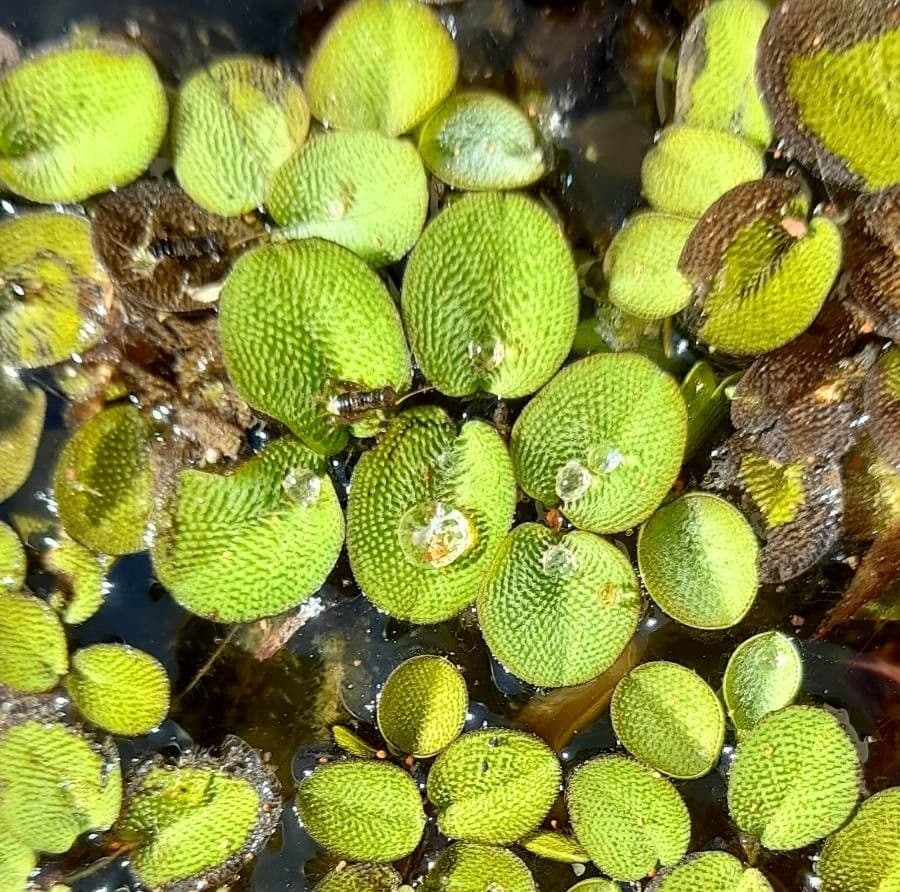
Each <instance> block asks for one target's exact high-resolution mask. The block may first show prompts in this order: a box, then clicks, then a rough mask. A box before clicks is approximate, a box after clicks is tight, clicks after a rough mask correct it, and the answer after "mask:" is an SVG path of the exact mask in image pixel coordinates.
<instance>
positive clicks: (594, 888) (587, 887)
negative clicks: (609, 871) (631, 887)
mask: <svg viewBox="0 0 900 892" xmlns="http://www.w3.org/2000/svg"><path fill="white" fill-rule="evenodd" d="M568 892H622V887H621V886H619V884H618V883H614V882H613V881H612V880H604V879H603V877H591V878H590V879H587V880H582V881H581V882H580V883H576V884H575V885H574V886H569V889H568Z"/></svg>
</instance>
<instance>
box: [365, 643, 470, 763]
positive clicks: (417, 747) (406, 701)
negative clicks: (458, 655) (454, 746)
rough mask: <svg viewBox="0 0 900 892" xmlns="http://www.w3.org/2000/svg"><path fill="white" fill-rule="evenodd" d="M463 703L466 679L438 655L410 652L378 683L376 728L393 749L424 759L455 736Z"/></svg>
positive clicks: (461, 720)
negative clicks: (411, 656) (378, 696)
mask: <svg viewBox="0 0 900 892" xmlns="http://www.w3.org/2000/svg"><path fill="white" fill-rule="evenodd" d="M468 707H469V694H468V691H467V690H466V683H465V681H464V680H463V677H462V675H461V674H460V672H459V670H458V669H457V668H456V666H454V665H453V664H452V663H451V662H450V661H449V660H445V659H444V658H443V657H436V656H431V655H428V654H425V655H423V656H420V657H413V658H412V659H409V660H406V661H405V662H403V663H401V664H400V665H399V666H398V667H397V668H396V669H395V670H394V671H393V672H392V673H391V674H390V675H389V676H388V679H387V681H386V682H385V683H384V687H383V688H382V690H381V697H380V699H379V701H378V730H379V731H381V734H382V736H383V737H384V739H385V740H386V741H387V742H388V743H389V744H390V745H391V746H392V747H394V748H395V749H396V750H399V751H400V752H401V753H409V754H410V755H412V756H415V757H416V758H419V759H425V758H428V757H429V756H433V755H434V754H435V753H439V752H440V751H441V750H442V749H444V748H445V747H447V746H448V745H449V744H450V743H452V742H453V740H455V739H456V738H457V737H458V736H459V733H460V731H462V728H463V725H464V724H465V722H466V710H467V709H468Z"/></svg>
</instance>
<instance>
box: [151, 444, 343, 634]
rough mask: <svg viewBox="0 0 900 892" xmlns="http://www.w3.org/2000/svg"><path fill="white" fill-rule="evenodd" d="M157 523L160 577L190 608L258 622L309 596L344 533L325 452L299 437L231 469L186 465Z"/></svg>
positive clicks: (322, 577) (233, 619) (154, 548)
mask: <svg viewBox="0 0 900 892" xmlns="http://www.w3.org/2000/svg"><path fill="white" fill-rule="evenodd" d="M155 526H156V534H155V539H154V542H153V546H152V550H151V554H152V557H153V567H154V570H155V571H156V574H157V575H158V577H159V579H160V580H161V581H162V582H163V584H164V585H165V586H166V587H167V588H168V589H169V591H171V593H172V596H173V597H174V598H175V599H176V600H177V601H178V602H179V603H180V604H182V605H183V606H184V607H185V609H187V610H190V611H191V612H192V613H195V614H197V615H199V616H205V617H207V618H209V619H215V620H218V621H220V622H251V621H252V620H255V619H259V618H260V617H264V616H272V615H274V614H276V613H281V612H282V611H285V610H287V609H288V608H290V607H293V606H295V605H297V604H299V603H300V602H302V601H303V600H305V599H306V598H307V597H308V596H309V595H311V594H312V593H313V592H315V591H316V590H317V589H318V588H319V586H320V585H321V584H322V583H323V582H324V580H325V577H326V576H328V574H329V572H330V571H331V568H332V567H333V566H334V564H335V561H336V560H337V557H338V554H339V553H340V550H341V545H342V543H343V539H344V524H343V517H342V515H341V508H340V505H339V503H338V499H337V495H336V493H335V491H334V486H333V485H332V483H331V479H330V478H329V477H328V475H327V473H326V471H325V461H324V459H322V457H321V456H318V455H316V454H315V453H313V452H310V450H308V449H307V448H306V447H305V446H303V445H302V444H301V443H299V442H298V441H296V440H294V439H292V438H290V437H284V438H283V439H281V440H277V441H276V442H274V443H272V444H270V445H269V446H267V447H266V448H265V449H264V450H263V451H262V452H261V453H259V454H258V455H256V456H254V457H253V458H250V459H247V460H246V461H245V462H243V463H242V464H241V465H239V466H238V467H237V469H236V470H233V471H231V472H230V473H226V474H217V473H213V472H207V471H199V470H196V469H194V468H185V469H183V470H182V471H180V472H179V474H178V476H177V478H176V480H175V481H174V483H173V485H172V489H171V491H170V492H169V493H168V494H167V496H166V497H165V499H164V504H163V507H162V509H161V510H160V512H159V513H158V515H157V517H156V519H155ZM273 555H276V556H277V560H276V561H275V562H274V563H273V560H272V556H273ZM263 579H264V580H265V581H264V583H262V584H261V580H263Z"/></svg>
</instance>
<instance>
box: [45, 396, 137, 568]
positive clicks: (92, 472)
mask: <svg viewBox="0 0 900 892" xmlns="http://www.w3.org/2000/svg"><path fill="white" fill-rule="evenodd" d="M153 489H154V471H153V467H152V464H151V459H150V433H149V429H148V427H147V424H146V422H145V421H144V419H143V417H142V416H141V414H140V412H139V411H138V410H137V409H136V408H135V407H134V406H132V405H130V404H128V403H125V404H122V405H118V406H113V407H112V408H109V409H105V410H104V411H102V412H101V413H100V414H99V415H96V416H94V417H93V418H92V419H91V420H90V421H87V422H85V424H83V425H81V427H79V428H77V429H76V431H75V432H74V433H73V434H72V436H71V437H70V438H69V440H68V442H67V443H66V445H65V446H64V447H63V450H62V452H61V453H60V456H59V461H58V463H57V465H56V471H55V473H54V475H53V492H54V496H55V498H56V502H57V505H58V506H59V518H60V521H61V522H62V525H63V527H64V529H65V531H66V532H67V533H68V534H69V535H70V536H71V537H72V538H73V539H75V540H76V541H78V542H80V543H81V544H82V545H86V546H87V547H88V548H91V549H93V550H94V551H97V552H100V553H102V554H113V555H115V554H130V553H132V552H137V551H143V550H144V548H145V547H146V544H147V543H146V536H147V524H148V522H149V520H150V512H151V511H152V509H153V495H154V492H153Z"/></svg>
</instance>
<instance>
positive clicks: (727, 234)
mask: <svg viewBox="0 0 900 892" xmlns="http://www.w3.org/2000/svg"><path fill="white" fill-rule="evenodd" d="M806 207H807V200H806V198H805V196H803V195H802V193H801V192H800V190H799V186H798V185H797V182H796V180H793V181H792V180H784V179H777V178H772V179H765V180H758V181H755V182H750V183H743V184H741V185H738V186H736V187H735V188H734V189H731V190H729V191H728V192H726V193H725V194H724V195H722V197H721V198H719V199H718V201H716V202H715V204H713V205H712V207H710V208H709V210H707V211H706V213H705V214H704V215H703V217H702V219H701V220H700V222H699V223H698V224H697V226H696V227H695V228H694V231H693V232H692V234H691V236H690V238H689V239H688V241H687V244H686V245H685V248H684V253H683V254H682V256H681V263H680V267H681V270H682V272H683V273H684V274H685V276H686V277H687V278H688V280H690V282H691V283H692V284H693V285H694V302H693V304H692V306H691V309H690V311H689V313H688V319H689V322H690V323H691V325H692V326H693V327H694V328H695V329H696V331H697V337H698V338H700V340H702V341H704V342H705V343H707V344H709V345H710V346H711V347H713V348H715V349H716V350H724V351H725V352H727V353H732V354H736V355H752V354H756V353H762V352H765V351H766V350H773V349H774V348H776V347H780V346H781V345H782V344H785V343H787V342H788V341H790V340H791V339H792V338H794V337H796V336H797V335H798V334H800V333H801V332H802V331H804V330H805V329H806V328H807V327H808V326H809V324H810V323H811V322H812V321H813V319H814V318H815V317H816V315H817V313H818V312H819V310H820V309H821V307H822V304H823V303H824V301H825V298H826V297H827V296H828V292H829V291H830V290H831V286H832V285H833V283H834V281H835V278H836V277H837V274H838V272H839V270H840V267H841V233H840V230H839V228H838V227H837V225H836V224H835V223H833V222H832V221H831V220H829V219H828V218H827V217H821V216H819V217H814V218H813V219H812V221H811V222H809V223H807V222H806Z"/></svg>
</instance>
